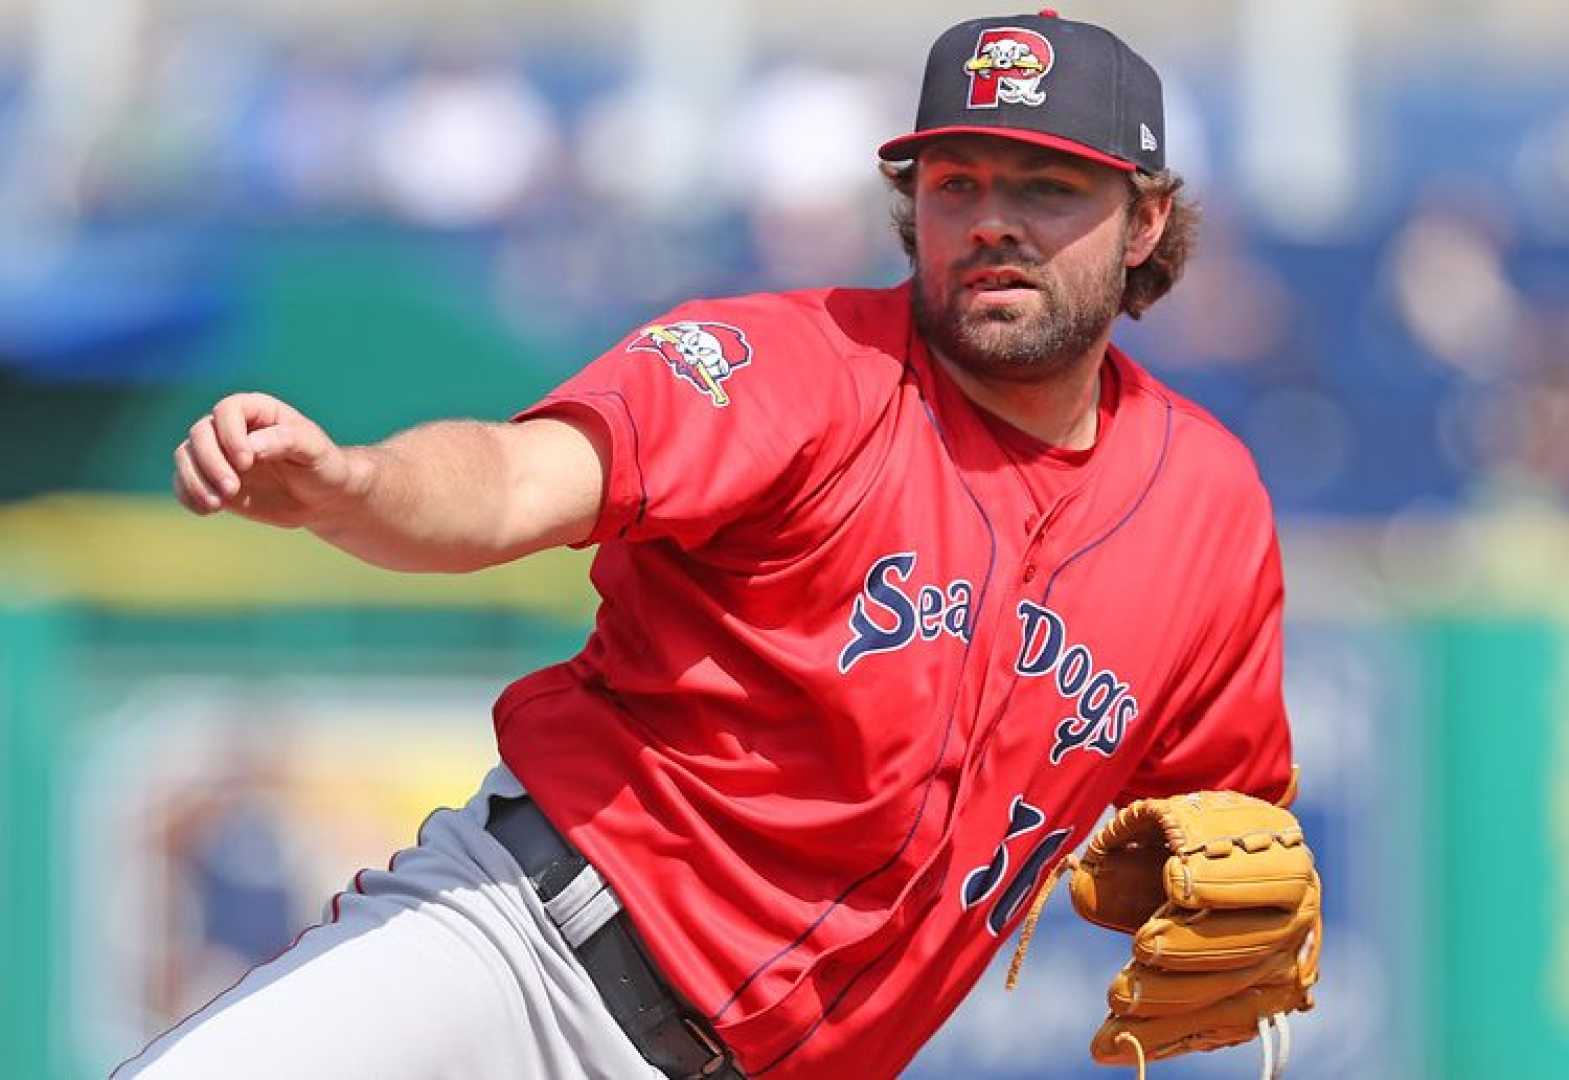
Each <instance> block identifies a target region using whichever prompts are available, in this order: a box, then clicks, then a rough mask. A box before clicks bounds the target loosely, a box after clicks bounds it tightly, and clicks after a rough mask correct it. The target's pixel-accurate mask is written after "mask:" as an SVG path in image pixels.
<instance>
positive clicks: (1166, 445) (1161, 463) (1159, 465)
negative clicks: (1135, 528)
mask: <svg viewBox="0 0 1569 1080" xmlns="http://www.w3.org/2000/svg"><path fill="white" fill-rule="evenodd" d="M1170 448H1171V402H1170V401H1169V400H1168V401H1167V402H1166V432H1165V434H1164V435H1162V436H1161V441H1160V457H1158V458H1157V459H1156V460H1155V469H1154V471H1153V472H1151V473H1150V478H1149V482H1148V483H1146V484H1145V485H1144V490H1143V491H1141V492H1139V497H1138V498H1137V499H1135V500H1133V505H1132V506H1130V507H1128V512H1127V513H1126V514H1123V515H1122V518H1121V520H1119V521H1118V522H1117V523H1116V524H1115V525H1113V526H1112V527H1111V528H1109V529H1107V530H1106V531H1105V532H1104V533H1102V534H1101V535H1100V536H1098V537H1096V538H1095V539H1094V540H1091V541H1090V542H1089V543H1088V544H1085V545H1084V546H1083V547H1081V548H1080V549H1079V550H1078V551H1075V552H1074V553H1073V554H1072V555H1069V556H1068V557H1067V558H1066V559H1064V560H1062V562H1061V563H1059V564H1058V565H1057V569H1055V570H1053V571H1052V572H1051V577H1050V578H1048V579H1047V581H1046V591H1045V592H1044V593H1043V594H1042V595H1041V603H1042V604H1047V603H1049V602H1050V601H1051V590H1052V586H1053V585H1056V584H1057V577H1058V575H1060V574H1061V573H1062V572H1063V571H1064V570H1066V569H1067V568H1068V567H1070V566H1072V565H1073V564H1074V563H1075V562H1078V560H1079V559H1081V558H1083V557H1084V556H1085V555H1088V554H1089V553H1090V552H1092V551H1094V550H1095V549H1096V548H1098V547H1100V546H1101V545H1102V544H1104V543H1105V542H1106V541H1107V540H1110V539H1111V538H1112V536H1114V535H1115V534H1116V533H1117V531H1118V530H1119V529H1121V528H1122V527H1123V526H1124V525H1126V524H1127V523H1128V522H1129V521H1130V520H1132V518H1133V515H1134V514H1136V513H1138V512H1139V507H1141V506H1143V505H1144V500H1145V499H1146V498H1148V497H1149V493H1150V492H1151V491H1153V490H1154V488H1155V481H1156V480H1158V479H1160V474H1161V470H1162V469H1164V468H1165V467H1166V451H1167V450H1169V449H1170Z"/></svg>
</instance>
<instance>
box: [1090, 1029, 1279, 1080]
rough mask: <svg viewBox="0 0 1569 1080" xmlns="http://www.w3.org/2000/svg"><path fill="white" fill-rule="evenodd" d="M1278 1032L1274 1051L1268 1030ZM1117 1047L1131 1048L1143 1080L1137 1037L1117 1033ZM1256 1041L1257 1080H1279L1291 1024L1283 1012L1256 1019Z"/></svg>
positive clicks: (1141, 1060)
mask: <svg viewBox="0 0 1569 1080" xmlns="http://www.w3.org/2000/svg"><path fill="white" fill-rule="evenodd" d="M1271 1027H1273V1028H1274V1029H1275V1030H1276V1031H1278V1032H1280V1050H1279V1051H1278V1052H1277V1051H1276V1050H1275V1042H1274V1040H1273V1039H1271V1038H1270V1037H1269V1032H1270V1028H1271ZM1112 1041H1113V1042H1115V1043H1116V1044H1117V1045H1118V1046H1121V1045H1124V1044H1126V1045H1128V1046H1131V1047H1132V1048H1133V1056H1134V1057H1135V1058H1136V1059H1137V1062H1138V1063H1137V1066H1136V1068H1137V1069H1138V1070H1139V1075H1138V1080H1145V1075H1144V1068H1145V1066H1144V1044H1143V1043H1141V1042H1139V1037H1138V1036H1137V1035H1135V1034H1133V1033H1132V1032H1131V1031H1122V1032H1118V1034H1117V1037H1116V1038H1115V1039H1113V1040H1112ZM1258 1041H1259V1042H1260V1043H1262V1044H1263V1047H1264V1064H1263V1066H1262V1068H1261V1069H1260V1070H1259V1080H1280V1077H1282V1076H1285V1075H1286V1062H1287V1061H1288V1060H1290V1058H1291V1022H1290V1021H1289V1020H1288V1019H1287V1018H1286V1014H1285V1013H1283V1012H1280V1013H1275V1014H1274V1015H1273V1016H1261V1017H1259V1018H1258Z"/></svg>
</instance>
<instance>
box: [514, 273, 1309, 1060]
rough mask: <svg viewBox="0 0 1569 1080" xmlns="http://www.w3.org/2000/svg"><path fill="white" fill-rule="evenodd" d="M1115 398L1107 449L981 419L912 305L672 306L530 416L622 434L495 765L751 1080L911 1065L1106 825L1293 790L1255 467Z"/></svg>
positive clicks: (1274, 564) (856, 301)
mask: <svg viewBox="0 0 1569 1080" xmlns="http://www.w3.org/2000/svg"><path fill="white" fill-rule="evenodd" d="M1102 391H1103V392H1102V413H1101V428H1100V431H1099V434H1098V438H1097V443H1096V446H1095V448H1094V450H1093V452H1091V453H1088V454H1079V455H1071V454H1067V455H1065V454H1062V453H1061V452H1057V453H1055V454H1053V453H1051V452H1048V451H1047V448H1045V447H1043V446H1040V444H1033V441H1032V440H1030V439H1029V438H1028V436H1025V435H1024V434H1023V433H1022V432H1018V431H1016V430H1014V429H1006V430H1005V429H1004V428H1005V427H1006V426H1005V425H1004V428H999V426H998V425H1000V424H1001V423H1002V422H1001V421H999V420H997V419H996V418H994V417H989V416H986V415H983V414H982V413H981V411H980V410H979V409H977V408H976V407H975V406H974V405H973V404H971V403H970V401H969V400H968V399H967V398H966V397H965V396H964V395H963V394H962V392H961V391H960V390H959V389H958V387H957V386H956V385H955V384H954V383H953V382H952V381H951V380H950V379H949V378H948V377H946V375H945V374H943V372H942V370H941V368H940V367H939V366H937V365H936V364H935V362H934V361H933V359H932V357H931V356H930V354H929V353H928V352H927V350H926V347H925V345H924V343H923V341H922V339H921V338H920V336H919V335H918V334H917V333H916V332H915V329H914V326H913V321H912V317H911V307H910V291H909V286H908V284H906V285H905V286H901V287H898V288H894V289H887V290H855V289H832V290H822V291H813V292H802V293H793V294H784V295H759V296H751V297H745V298H740V299H730V300H715V301H699V302H694V303H691V304H688V305H685V306H683V307H681V308H679V309H677V310H676V311H675V312H674V313H672V314H671V315H669V316H667V317H665V318H664V319H661V320H659V321H658V322H657V323H656V324H654V325H652V326H649V327H646V328H642V329H640V330H639V331H638V332H637V333H635V334H633V335H631V336H630V337H629V338H627V339H626V340H625V341H623V342H622V343H620V344H618V345H616V346H615V347H614V348H612V349H611V350H610V351H609V352H608V353H606V354H605V355H604V356H602V357H600V358H599V359H598V360H597V361H595V362H594V363H593V364H591V365H590V366H589V367H588V368H586V369H585V370H584V371H583V372H582V373H581V374H579V375H577V376H576V377H574V378H572V379H571V380H569V381H568V382H567V383H566V384H565V385H563V386H562V387H561V388H560V389H559V390H557V391H556V392H555V393H553V394H551V395H550V396H549V397H547V398H546V399H545V400H544V401H543V402H541V403H540V404H538V405H536V406H535V407H534V408H532V409H530V410H529V411H528V412H526V413H524V414H523V415H524V416H533V415H540V414H543V413H548V412H552V411H559V410H577V411H580V412H581V411H587V412H589V413H592V414H593V415H594V416H596V417H598V419H599V421H600V422H601V423H602V424H603V425H604V427H605V428H606V429H607V430H608V432H609V435H610V448H611V449H610V462H609V476H608V482H607V490H606V495H605V500H604V504H603V507H602V509H601V513H600V517H599V520H598V523H597V526H596V527H595V529H594V532H593V536H592V538H591V541H590V542H595V543H598V544H599V551H598V554H597V556H596V558H595V560H594V565H593V572H592V576H593V581H594V585H595V587H596V588H597V589H598V590H599V592H600V594H601V596H602V597H603V602H602V604H601V606H600V609H599V614H598V618H597V622H596V625H595V628H594V631H593V634H592V635H591V637H590V638H589V640H588V643H587V645H586V647H585V648H584V650H583V652H582V653H581V654H580V655H578V656H577V657H576V658H574V659H573V660H571V661H569V662H567V663H565V664H561V665H558V666H556V667H551V668H547V669H545V670H543V671H540V672H537V673H535V674H533V675H530V676H527V677H526V678H523V679H521V680H519V681H518V682H516V683H514V684H513V685H512V686H511V687H509V688H508V689H507V691H506V692H505V693H504V694H503V695H502V697H501V699H500V700H499V701H498V702H497V704H496V709H495V720H496V729H497V733H498V737H499V739H500V744H501V754H502V757H503V759H504V760H505V761H506V763H507V765H508V766H510V767H511V769H512V770H513V771H514V772H515V773H516V774H517V776H518V777H519V778H520V779H521V780H522V782H523V784H524V785H525V786H526V787H527V789H528V790H529V792H530V793H531V794H532V795H533V796H534V798H535V799H537V800H538V802H539V804H540V806H541V808H542V809H543V810H544V811H545V812H546V814H547V815H548V816H549V817H550V818H551V820H552V821H554V822H555V823H556V825H557V826H558V827H559V828H561V830H562V831H563V832H565V833H566V834H567V835H568V836H570V837H571V839H572V841H573V842H574V843H575V844H577V846H578V847H579V848H580V849H581V850H582V851H583V852H584V854H585V855H587V856H588V858H589V859H590V860H591V861H592V862H593V863H594V864H595V865H596V866H597V867H598V868H599V870H600V871H601V873H602V874H603V875H604V876H605V878H606V879H608V880H609V882H610V883H611V885H612V886H613V887H614V889H615V891H616V893H617V894H618V895H619V897H620V898H621V901H622V903H623V904H624V906H625V907H626V909H627V911H628V912H629V913H630V915H631V918H632V920H633V922H634V923H635V924H636V926H637V927H638V930H639V931H640V933H641V935H642V937H643V938H644V939H645V941H646V942H647V944H648V946H649V948H650V949H651V951H652V952H653V954H654V956H655V957H656V959H657V961H658V963H659V965H660V966H661V968H662V969H663V970H664V972H665V974H666V975H667V976H668V977H669V978H670V979H671V981H672V982H673V983H674V984H675V985H676V986H677V987H678V988H679V989H680V990H681V991H682V992H683V993H684V994H685V995H686V996H687V997H688V998H689V999H690V1000H691V1002H692V1003H693V1004H694V1005H696V1006H697V1007H698V1008H699V1009H701V1010H702V1011H703V1012H704V1013H706V1014H707V1015H708V1017H709V1018H710V1020H711V1021H712V1023H713V1025H714V1027H715V1029H716V1030H717V1031H718V1032H719V1034H720V1035H721V1036H722V1037H723V1038H724V1039H725V1041H726V1042H727V1043H728V1044H729V1046H730V1047H731V1048H732V1049H733V1050H734V1051H735V1052H736V1054H737V1056H738V1058H739V1061H740V1064H741V1066H742V1067H743V1068H744V1069H745V1070H746V1072H747V1073H749V1074H750V1075H753V1076H766V1077H773V1078H779V1080H783V1078H786V1077H797V1076H800V1077H806V1076H810V1077H815V1078H821V1077H837V1076H851V1075H854V1076H861V1077H864V1076H884V1075H892V1074H894V1073H896V1072H897V1071H898V1070H900V1069H901V1068H902V1067H903V1066H904V1065H905V1064H906V1063H908V1062H909V1060H910V1059H911V1058H912V1057H913V1056H914V1055H915V1054H916V1052H917V1051H918V1050H919V1049H920V1047H921V1045H922V1044H923V1043H924V1042H925V1041H926V1040H927V1039H928V1038H929V1037H930V1036H931V1034H932V1032H934V1031H935V1030H936V1029H937V1027H938V1026H939V1025H940V1024H941V1023H942V1021H943V1020H944V1018H946V1017H947V1016H948V1014H949V1013H950V1012H952V1010H953V1009H954V1008H955V1007H956V1006H957V1005H958V1004H959V1002H960V1001H961V1000H962V999H963V997H964V995H965V994H966V993H967V992H968V991H969V989H970V988H971V986H972V985H973V984H974V983H975V981H976V980H977V979H978V978H979V977H980V975H981V973H982V972H983V971H984V970H985V968H986V965H987V962H988V961H989V960H990V959H991V957H992V955H993V954H994V953H995V951H996V950H997V948H998V947H999V946H1000V945H1001V944H1002V943H1003V942H1004V941H1005V940H1006V938H1007V937H1008V935H1009V934H1010V932H1011V931H1012V930H1013V928H1014V926H1015V925H1016V923H1017V921H1018V920H1019V919H1020V918H1021V917H1022V913H1023V912H1024V911H1025V909H1026V908H1027V906H1028V900H1029V898H1030V896H1031V895H1032V894H1033V893H1034V891H1035V890H1036V887H1037V886H1038V885H1039V884H1040V883H1041V881H1042V879H1043V877H1044V876H1045V874H1046V872H1047V871H1048V870H1049V869H1050V867H1051V866H1052V865H1053V864H1054V863H1055V862H1056V861H1057V860H1059V859H1060V858H1061V857H1062V856H1063V855H1065V854H1067V852H1069V851H1070V850H1072V849H1073V848H1074V847H1076V846H1077V845H1078V844H1079V843H1080V842H1081V841H1082V840H1084V839H1085V838H1086V836H1087V833H1088V831H1089V830H1090V829H1091V827H1092V826H1093V824H1094V823H1095V821H1096V819H1097V817H1098V816H1099V815H1100V813H1101V812H1102V810H1103V809H1104V808H1105V807H1106V806H1107V805H1108V804H1109V803H1112V802H1118V803H1121V802H1125V801H1128V800H1131V799H1133V798H1136V797H1139V796H1143V795H1164V794H1174V793H1179V792H1183V791H1190V790H1195V789H1202V788H1235V789H1239V790H1242V791H1246V792H1250V793H1253V794H1256V795H1259V796H1261V797H1264V798H1269V799H1273V798H1276V797H1278V796H1279V795H1281V794H1282V793H1283V791H1284V789H1285V786H1286V783H1287V780H1288V777H1289V760H1290V744H1289V736H1288V732H1287V726H1286V717H1285V711H1284V707H1283V705H1282V701H1281V685H1280V684H1281V670H1280V663H1281V661H1280V615H1281V602H1282V592H1281V578H1280V567H1279V557H1278V554H1277V545H1276V540H1275V533H1274V526H1273V522H1272V518H1271V513H1270V508H1269V503H1268V499H1267V497H1266V495H1265V493H1264V490H1263V488H1262V486H1261V484H1260V482H1259V479H1258V475H1257V472H1256V471H1255V469H1254V466H1253V463H1252V460H1251V458H1250V457H1249V455H1248V453H1247V451H1246V450H1245V449H1244V448H1243V446H1242V445H1241V444H1240V443H1239V442H1238V441H1237V440H1236V439H1235V438H1234V437H1233V436H1232V435H1230V434H1229V433H1228V432H1226V431H1225V429H1224V428H1222V427H1221V426H1220V424H1218V423H1217V422H1216V421H1215V420H1214V419H1212V418H1211V417H1210V416H1209V415H1207V414H1206V413H1205V412H1204V411H1203V410H1201V409H1199V408H1197V407H1196V406H1194V405H1192V404H1190V403H1188V402H1187V401H1184V400H1183V399H1182V398H1180V397H1178V396H1177V395H1175V394H1174V393H1172V392H1171V391H1170V390H1168V389H1166V388H1165V387H1163V386H1162V385H1161V384H1160V383H1158V382H1157V381H1156V380H1155V379H1153V378H1152V377H1151V376H1150V375H1149V374H1148V373H1147V372H1145V371H1144V370H1142V369H1141V368H1140V367H1139V366H1138V365H1136V364H1135V363H1134V362H1133V361H1132V360H1130V359H1129V358H1128V357H1126V356H1125V355H1123V354H1122V353H1121V352H1119V351H1118V350H1116V349H1115V348H1113V349H1111V350H1110V351H1109V353H1108V356H1107V359H1106V364H1105V368H1104V369H1103V381H1102ZM1032 446H1034V447H1038V448H1039V449H1040V450H1041V452H1040V453H1034V452H1032ZM1042 504H1044V505H1042Z"/></svg>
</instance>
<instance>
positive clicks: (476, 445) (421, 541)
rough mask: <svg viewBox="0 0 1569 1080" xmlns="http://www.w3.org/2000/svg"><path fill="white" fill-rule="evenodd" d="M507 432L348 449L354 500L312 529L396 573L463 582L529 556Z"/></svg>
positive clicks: (475, 430)
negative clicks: (464, 575)
mask: <svg viewBox="0 0 1569 1080" xmlns="http://www.w3.org/2000/svg"><path fill="white" fill-rule="evenodd" d="M499 427H500V425H495V424H484V423H479V422H477V421H472V420H444V421H438V422H436V423H431V424H423V425H421V426H419V427H416V428H412V429H410V430H408V431H405V432H402V433H401V434H398V435H395V436H393V437H392V438H390V439H387V440H386V441H385V442H381V443H378V444H376V445H374V446H358V447H351V448H348V450H347V453H348V455H349V460H350V470H351V477H352V479H351V481H350V484H349V490H348V491H347V492H346V494H345V496H344V498H343V499H342V500H341V501H340V502H339V503H338V504H337V505H335V506H333V507H332V508H331V509H330V510H329V511H327V512H325V513H324V514H323V515H322V517H321V518H320V519H319V520H317V521H314V522H311V523H309V525H308V528H309V529H310V531H311V532H313V533H315V534H316V535H317V536H319V537H321V538H322V539H323V540H325V541H327V542H328V543H329V544H332V545H334V546H335V547H339V548H342V549H343V550H344V551H347V552H348V553H349V554H351V555H354V556H356V557H357V558H360V559H363V560H364V561H366V562H368V563H372V564H374V565H376V566H381V567H385V568H387V569H390V570H405V571H417V572H434V573H461V572H464V571H468V570H478V569H481V568H482V567H486V566H491V565H494V564H496V563H499V562H504V561H506V560H507V559H509V558H514V557H516V556H517V555H519V554H522V551H521V550H519V547H518V538H517V536H516V529H515V527H514V523H515V519H516V503H517V501H518V500H519V498H520V497H521V489H520V485H519V483H518V478H517V477H516V476H514V475H513V471H514V467H513V464H512V462H511V459H510V458H509V455H508V454H507V453H506V450H505V446H504V444H503V442H502V439H501V437H500V434H499V432H498V430H497V429H498V428H499Z"/></svg>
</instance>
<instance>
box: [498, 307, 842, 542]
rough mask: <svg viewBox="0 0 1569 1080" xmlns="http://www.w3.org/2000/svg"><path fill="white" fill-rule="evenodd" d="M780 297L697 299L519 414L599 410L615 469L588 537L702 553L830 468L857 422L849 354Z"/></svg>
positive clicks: (611, 466)
mask: <svg viewBox="0 0 1569 1080" xmlns="http://www.w3.org/2000/svg"><path fill="white" fill-rule="evenodd" d="M833 353H834V350H833V349H832V347H831V345H830V344H829V341H828V339H827V338H826V337H825V336H824V335H823V334H822V333H821V332H820V331H819V330H818V328H817V327H816V326H815V325H814V324H813V322H812V320H811V316H810V311H809V310H802V309H801V307H800V306H799V305H796V304H793V303H791V302H790V301H789V299H788V298H787V297H783V296H759V297H746V298H740V299H733V300H718V301H694V302H692V303H690V304H686V305H683V306H682V307H680V308H677V309H676V310H674V311H672V312H670V313H669V314H667V315H664V316H662V317H660V318H657V319H653V320H651V321H649V322H647V323H644V324H641V325H640V326H638V327H637V328H636V329H634V330H633V331H632V332H631V333H629V334H627V335H626V336H625V337H624V338H622V340H621V341H619V342H618V343H617V344H616V345H614V346H613V347H612V348H611V349H610V350H609V351H607V352H606V353H604V354H603V355H602V356H600V357H599V358H598V359H596V360H594V361H593V362H592V363H590V364H589V365H588V366H587V367H585V368H584V369H583V370H582V371H580V372H579V373H578V374H577V375H575V376H573V377H572V378H570V379H568V380H567V381H566V382H565V383H563V384H562V385H561V386H560V387H558V388H557V389H556V390H554V391H553V392H551V393H550V394H548V395H547V396H546V397H545V398H544V399H542V400H541V401H539V402H538V403H537V404H535V405H533V406H532V407H530V408H528V409H526V410H524V411H523V412H521V413H519V414H518V415H517V416H516V417H514V419H515V420H523V419H527V418H529V417H534V416H543V415H553V414H555V415H559V414H571V413H577V414H579V415H580V416H581V415H584V414H591V415H592V417H593V419H595V420H596V421H597V422H598V423H600V424H601V425H603V429H604V430H605V431H606V432H607V433H608V436H609V445H610V460H609V475H608V477H607V482H606V490H605V498H604V502H603V504H602V506H601V509H600V516H599V519H598V521H597V523H596V524H595V527H594V530H593V532H592V534H591V535H590V536H589V538H588V540H587V541H586V543H588V544H594V543H600V542H602V541H605V540H609V539H626V540H654V539H669V540H673V541H675V542H676V543H677V544H679V545H681V546H682V547H686V548H691V547H696V546H699V545H701V544H703V543H705V542H706V541H707V540H708V539H709V538H710V537H712V536H713V534H714V533H715V532H716V531H718V530H719V529H721V528H723V527H725V526H726V525H729V524H731V523H733V522H736V521H738V520H740V519H743V518H747V517H749V516H750V517H756V516H766V515H767V514H769V513H770V512H775V511H778V510H779V509H780V508H781V507H783V506H785V505H788V503H789V500H790V498H791V496H792V495H793V494H795V493H798V492H799V491H800V490H801V489H802V488H803V487H805V486H807V485H809V484H810V483H811V482H812V478H813V476H815V475H819V474H821V473H822V472H824V471H826V470H827V469H828V468H829V467H830V463H829V462H828V461H827V460H826V459H828V458H831V457H832V456H833V455H834V454H836V453H838V452H840V451H841V450H842V448H843V446H844V444H845V441H846V440H845V432H844V429H845V428H846V427H847V426H848V425H849V424H851V423H852V422H853V420H852V418H853V416H854V415H855V414H856V411H857V409H856V398H855V386H854V382H853V380H851V379H850V378H848V377H847V376H846V375H845V373H844V362H843V358H842V357H839V356H836V355H833Z"/></svg>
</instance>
